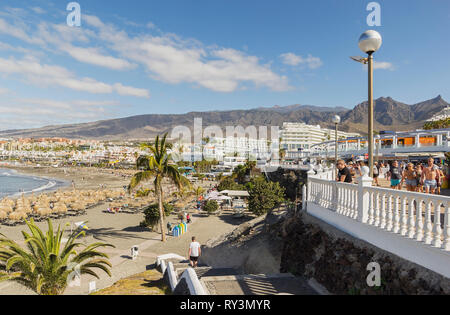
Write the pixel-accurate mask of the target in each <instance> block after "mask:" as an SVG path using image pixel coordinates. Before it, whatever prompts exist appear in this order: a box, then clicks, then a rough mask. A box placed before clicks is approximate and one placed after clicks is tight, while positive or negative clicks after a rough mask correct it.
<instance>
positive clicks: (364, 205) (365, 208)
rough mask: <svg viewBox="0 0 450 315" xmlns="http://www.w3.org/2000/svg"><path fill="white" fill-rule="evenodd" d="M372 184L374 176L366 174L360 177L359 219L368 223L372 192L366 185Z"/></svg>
mask: <svg viewBox="0 0 450 315" xmlns="http://www.w3.org/2000/svg"><path fill="white" fill-rule="evenodd" d="M371 186H372V178H370V177H369V176H367V174H364V175H363V176H361V177H360V178H358V217H357V218H358V221H359V222H362V223H367V220H368V218H369V204H370V200H369V199H370V193H369V191H368V190H367V189H365V187H371Z"/></svg>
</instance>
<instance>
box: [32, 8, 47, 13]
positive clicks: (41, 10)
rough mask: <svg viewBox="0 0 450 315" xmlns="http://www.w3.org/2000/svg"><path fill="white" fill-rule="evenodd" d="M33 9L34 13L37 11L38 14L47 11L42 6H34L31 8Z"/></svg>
mask: <svg viewBox="0 0 450 315" xmlns="http://www.w3.org/2000/svg"><path fill="white" fill-rule="evenodd" d="M31 10H32V11H33V12H34V13H37V14H44V13H46V11H45V10H44V9H42V8H40V7H34V8H31Z"/></svg>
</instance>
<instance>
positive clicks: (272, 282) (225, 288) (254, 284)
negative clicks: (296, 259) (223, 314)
mask: <svg viewBox="0 0 450 315" xmlns="http://www.w3.org/2000/svg"><path fill="white" fill-rule="evenodd" d="M200 281H201V282H202V284H203V286H204V287H205V288H206V290H207V291H208V292H209V294H211V295H286V294H288V295H289V294H292V295H317V294H318V292H317V291H316V290H314V289H313V288H312V287H311V286H310V285H309V284H308V281H307V280H305V279H303V278H300V277H295V276H293V275H292V274H272V275H227V276H209V277H205V276H204V277H202V278H201V280H200Z"/></svg>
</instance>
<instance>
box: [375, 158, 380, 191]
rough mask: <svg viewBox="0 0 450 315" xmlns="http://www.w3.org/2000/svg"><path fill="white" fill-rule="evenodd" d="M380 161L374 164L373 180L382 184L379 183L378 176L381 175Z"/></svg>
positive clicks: (376, 183)
mask: <svg viewBox="0 0 450 315" xmlns="http://www.w3.org/2000/svg"><path fill="white" fill-rule="evenodd" d="M378 167H379V166H378V162H375V163H374V165H373V182H374V183H375V185H377V186H380V184H379V183H378V176H379V175H380V169H379V168H378Z"/></svg>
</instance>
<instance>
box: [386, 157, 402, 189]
mask: <svg viewBox="0 0 450 315" xmlns="http://www.w3.org/2000/svg"><path fill="white" fill-rule="evenodd" d="M389 177H390V179H391V188H392V189H398V190H402V185H401V180H402V170H401V168H400V167H399V166H398V161H393V162H392V165H391V168H390V169H389Z"/></svg>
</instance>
